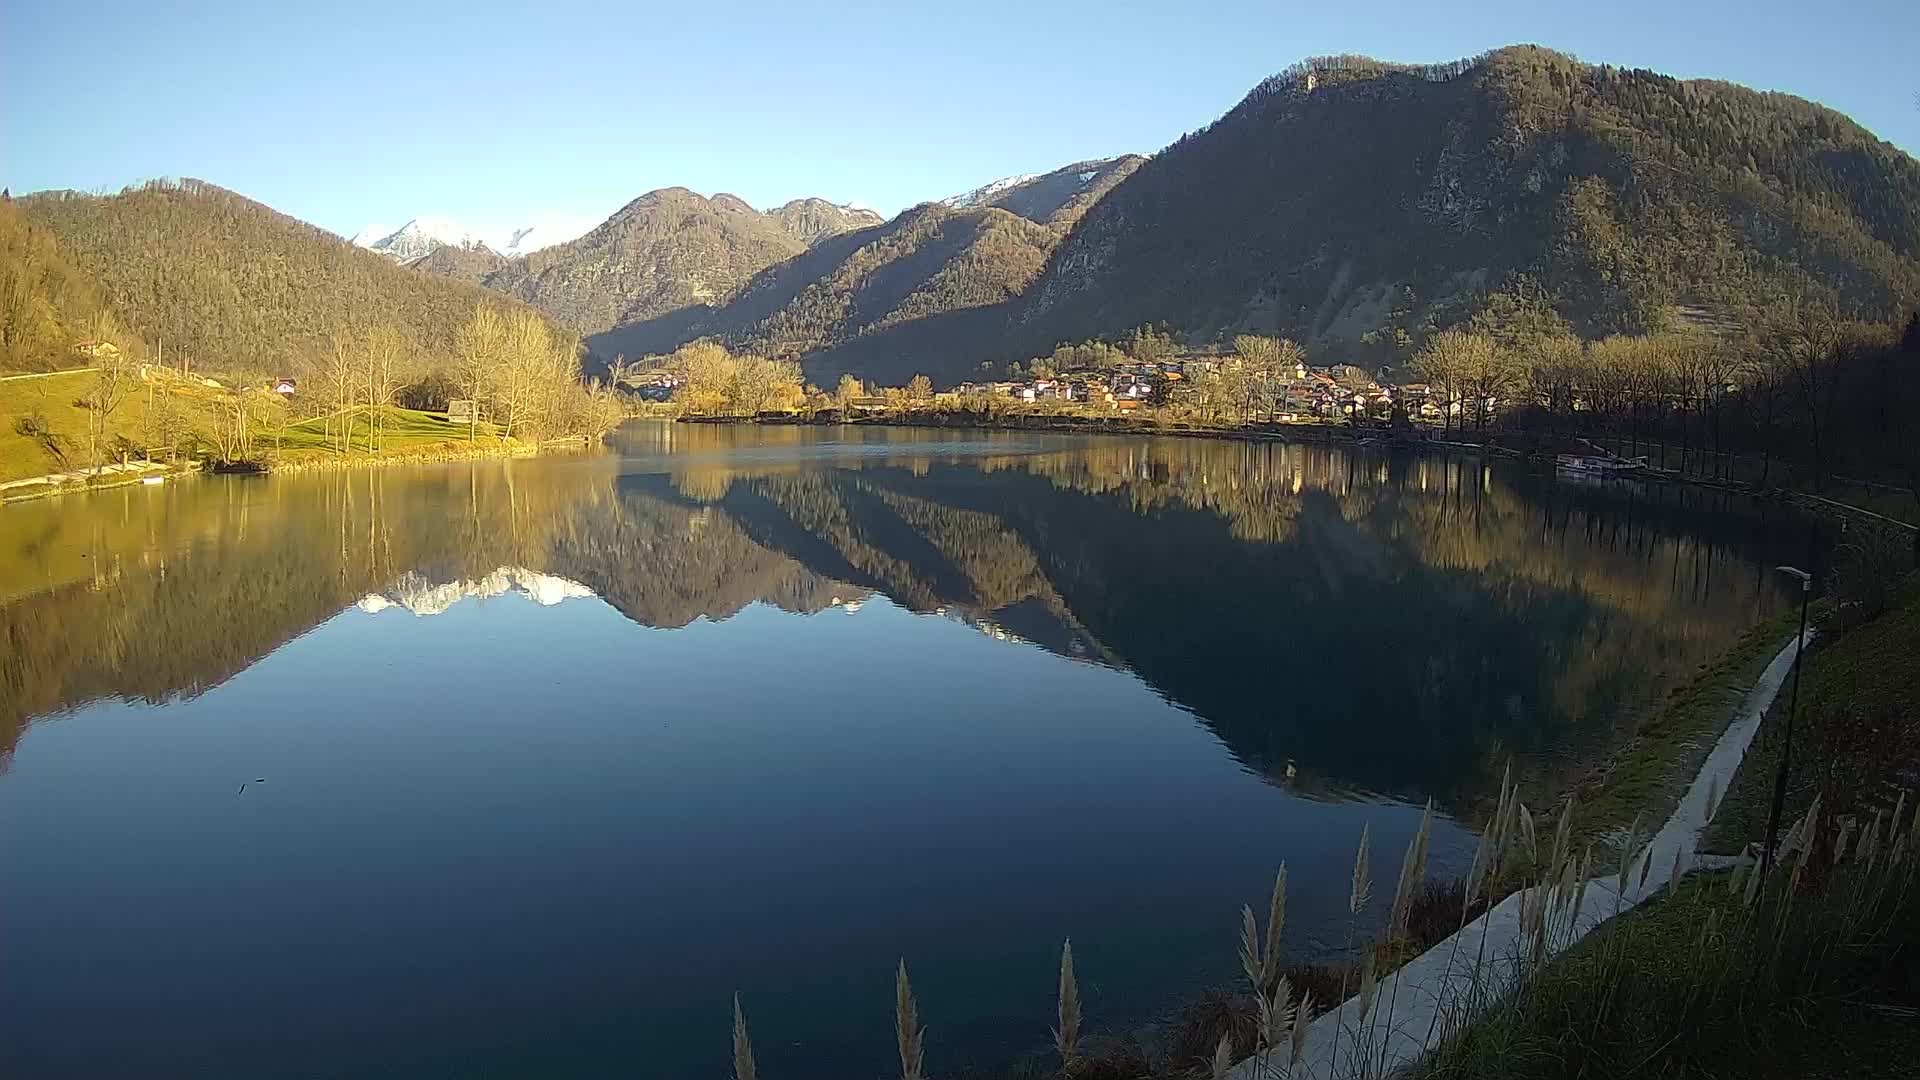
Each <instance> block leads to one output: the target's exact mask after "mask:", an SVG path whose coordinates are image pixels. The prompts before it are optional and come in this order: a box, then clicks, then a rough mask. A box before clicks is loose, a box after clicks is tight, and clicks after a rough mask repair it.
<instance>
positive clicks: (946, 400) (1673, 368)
mask: <svg viewBox="0 0 1920 1080" xmlns="http://www.w3.org/2000/svg"><path fill="white" fill-rule="evenodd" d="M1750 314H1751V318H1749V319H1747V320H1745V321H1744V322H1743V323H1742V324H1741V326H1742V327H1744V329H1740V330H1738V331H1736V330H1735V329H1733V328H1731V327H1725V326H1722V327H1706V326H1702V327H1695V328H1692V329H1688V330H1683V331H1677V332H1669V333H1661V334H1652V335H1639V336H1629V335H1615V336H1610V337H1605V338H1600V339H1597V340H1592V341H1583V340H1582V339H1580V338H1578V337H1576V336H1574V335H1573V334H1572V333H1571V331H1570V329H1569V328H1568V327H1567V326H1566V324H1565V323H1564V322H1563V321H1559V320H1557V318H1556V317H1554V316H1553V314H1552V312H1551V311H1550V310H1548V309H1546V308H1544V307H1534V308H1528V307H1526V306H1525V305H1521V306H1520V310H1517V311H1514V312H1506V313H1503V314H1501V315H1500V316H1499V317H1498V318H1488V319H1486V320H1482V321H1480V322H1479V323H1477V324H1475V325H1470V326H1468V327H1465V328H1462V329H1455V330H1446V331H1440V332H1437V333H1435V334H1433V335H1431V336H1430V337H1429V338H1427V339H1426V340H1425V342H1424V343H1423V344H1421V345H1420V346H1419V347H1418V348H1417V349H1415V348H1411V345H1410V344H1409V351H1408V352H1407V354H1406V357H1405V360H1404V362H1403V363H1402V364H1400V365H1398V366H1397V367H1396V366H1389V367H1387V368H1384V369H1381V368H1375V369H1364V368H1361V367H1359V366H1357V365H1350V364H1328V365H1325V366H1314V365H1310V364H1308V362H1307V354H1306V352H1305V351H1304V350H1303V349H1302V348H1301V347H1300V346H1299V345H1298V344H1296V343H1294V342H1292V341H1289V340H1286V339H1280V338H1272V337H1264V336H1260V335H1240V336H1237V337H1235V338H1233V339H1232V341H1231V342H1230V343H1227V344H1225V345H1221V346H1215V347H1211V348H1207V349H1194V348H1191V347H1185V346H1182V345H1180V344H1179V343H1178V341H1177V340H1176V338H1175V337H1174V336H1173V335H1172V334H1170V333H1168V332H1167V331H1166V330H1164V329H1155V328H1152V327H1143V328H1140V329H1139V330H1136V331H1134V332H1133V334H1132V335H1131V336H1129V337H1125V338H1122V339H1120V340H1118V341H1112V342H1108V341H1098V340H1090V341H1086V342H1081V343H1078V344H1068V345H1062V346H1060V347H1058V348H1056V349H1055V350H1054V351H1053V352H1052V353H1051V354H1049V355H1047V356H1042V357H1035V358H1033V359H1031V360H1029V361H1025V362H1019V363H1014V364H1011V365H1008V366H1006V367H1002V368H993V367H991V365H988V366H987V370H983V371H982V373H981V378H979V379H977V380H975V381H970V382H966V383H960V384H956V385H954V386H950V387H945V388H941V389H936V388H935V387H934V385H933V383H932V381H931V380H930V379H928V378H927V377H926V376H924V375H920V376H915V377H913V378H912V379H911V380H909V381H908V382H907V383H906V384H905V385H903V386H886V387H883V386H874V385H870V384H868V383H866V382H864V381H862V380H861V379H859V378H858V377H857V376H855V375H853V374H843V375H841V376H840V378H839V380H838V382H837V383H836V384H835V385H834V386H833V387H832V389H831V390H828V389H822V388H820V387H818V386H815V385H813V384H811V383H809V382H808V381H807V380H806V378H805V375H804V374H803V371H802V369H801V367H800V365H799V364H798V363H796V362H794V361H791V360H784V359H777V358H769V357H763V356H757V355H753V354H750V353H735V352H733V351H731V350H729V349H728V348H726V347H725V346H724V345H722V344H720V343H717V342H713V341H700V342H696V343H693V344H691V345H687V346H683V347H681V348H680V349H678V350H676V351H675V352H673V353H671V354H668V355H663V356H654V357H648V358H645V359H643V360H641V361H639V362H636V363H632V364H628V363H624V362H620V363H616V364H615V365H614V367H613V370H612V372H611V375H612V377H613V379H614V380H615V381H616V383H617V384H618V385H621V386H623V387H625V388H627V389H628V390H629V391H631V393H632V397H635V398H638V399H639V400H640V403H638V404H634V405H630V406H629V411H630V412H633V413H636V414H642V415H667V416H675V417H678V418H681V419H686V420H693V421H707V422H715V421H728V420H734V421H743V420H752V421H759V422H772V423H795V422H814V423H835V422H841V423H880V424H886V423H913V424H930V425H953V426H961V425H972V426H987V427H1009V428H1042V429H1064V430H1086V431H1107V432H1116V433H1166V434H1208V435H1218V434H1266V435H1275V436H1285V437H1292V438H1313V437H1317V436H1322V435H1324V436H1327V437H1334V433H1335V432H1340V433H1345V434H1347V435H1351V436H1357V437H1359V438H1373V437H1399V438H1406V439H1415V440H1419V441H1423V442H1433V441H1442V442H1468V443H1473V444H1475V445H1481V446H1488V447H1493V448H1498V449H1503V450H1507V451H1511V452H1515V453H1520V454H1528V455H1535V454H1538V455H1545V456H1548V457H1550V458H1551V457H1554V456H1557V455H1558V454H1561V453H1574V454H1579V455H1593V456H1597V457H1603V458H1604V457H1611V458H1614V459H1618V460H1623V461H1633V462H1636V463H1639V462H1642V461H1643V462H1644V465H1645V466H1646V467H1647V471H1648V472H1649V473H1651V474H1660V475H1666V476H1669V477H1672V478H1684V479H1689V480H1695V481H1707V482H1713V483H1724V484H1729V485H1735V486H1742V487H1748V488H1753V489H1760V490H1766V489H1785V490H1793V491H1805V492H1811V493H1813V494H1815V495H1839V496H1840V497H1842V498H1843V499H1844V500H1845V501H1846V502H1848V503H1851V504H1854V505H1859V506H1863V507H1865V508H1866V509H1868V510H1870V511H1872V512H1874V513H1878V514H1882V515H1885V516H1889V517H1894V518H1898V519H1901V520H1904V521H1908V522H1920V314H1915V315H1914V316H1912V317H1910V318H1908V319H1907V320H1905V321H1904V322H1903V323H1899V324H1881V323H1871V322H1860V321H1854V320H1848V319H1845V318H1842V317H1840V316H1839V315H1838V314H1836V313H1835V311H1834V310H1833V309H1832V308H1831V307H1829V306H1825V305H1821V304H1817V303H1807V304H1791V303H1784V302H1783V303H1779V304H1775V305H1772V306H1769V307H1765V308H1762V309H1756V310H1755V311H1754V312H1752V313H1750Z"/></svg>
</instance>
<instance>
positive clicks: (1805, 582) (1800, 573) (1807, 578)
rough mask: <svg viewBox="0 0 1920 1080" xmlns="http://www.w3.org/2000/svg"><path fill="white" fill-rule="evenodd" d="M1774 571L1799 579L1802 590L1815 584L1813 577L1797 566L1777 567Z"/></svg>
mask: <svg viewBox="0 0 1920 1080" xmlns="http://www.w3.org/2000/svg"><path fill="white" fill-rule="evenodd" d="M1774 569H1775V570H1778V571H1780V572H1781V573H1783V574H1789V575H1791V576H1793V577H1797V578H1799V579H1800V586H1801V588H1807V587H1810V586H1811V585H1812V584H1813V575H1812V574H1809V573H1807V572H1806V571H1805V570H1802V569H1800V568H1799V567H1797V566H1776V567H1774Z"/></svg>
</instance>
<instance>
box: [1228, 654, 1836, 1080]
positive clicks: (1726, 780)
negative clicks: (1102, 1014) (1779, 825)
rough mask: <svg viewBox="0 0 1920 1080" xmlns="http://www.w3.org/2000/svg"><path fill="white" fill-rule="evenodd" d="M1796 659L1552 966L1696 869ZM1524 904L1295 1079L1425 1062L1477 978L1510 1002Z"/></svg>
mask: <svg viewBox="0 0 1920 1080" xmlns="http://www.w3.org/2000/svg"><path fill="white" fill-rule="evenodd" d="M1813 636H1814V635H1813V632H1812V631H1808V632H1807V641H1808V642H1809V643H1811V642H1812V640H1813ZM1794 652H1795V642H1793V641H1789V642H1788V643H1787V645H1786V647H1785V648H1783V649H1781V650H1780V652H1779V654H1778V655H1776V656H1775V657H1774V658H1773V661H1772V662H1771V663H1769V664H1768V665H1767V668H1766V671H1764V672H1763V673H1762V674H1761V676H1760V678H1759V680H1758V681H1757V682H1755V683H1754V686H1753V689H1752V690H1750V691H1748V692H1747V696H1746V698H1745V699H1744V700H1743V701H1742V702H1741V704H1740V712H1739V714H1738V715H1737V716H1736V717H1735V718H1734V720H1733V722H1732V723H1731V724H1729V725H1728V726H1727V730H1726V732H1725V733H1724V734H1723V735H1721V737H1720V739H1719V741H1718V742H1716V743H1715V744H1714V747H1713V750H1712V751H1711V752H1710V753H1709V754H1708V755H1707V760H1706V761H1705V762H1703V763H1702V764H1701V767H1700V771H1699V772H1698V773H1697V774H1696V775H1695V776H1694V778H1693V783H1692V784H1691V785H1689V786H1688V788H1687V791H1686V794H1685V795H1684V796H1682V797H1681V800H1680V805H1679V806H1678V807H1677V808H1676V809H1675V810H1674V812H1673V816H1672V817H1670V818H1668V819H1667V822H1666V824H1665V825H1663V826H1661V827H1660V830H1659V831H1658V832H1656V833H1655V834H1654V835H1653V839H1652V840H1651V841H1649V842H1648V844H1647V846H1646V847H1645V848H1643V849H1642V852H1643V855H1642V856H1641V857H1640V858H1636V859H1635V860H1634V861H1633V864H1632V873H1631V874H1630V875H1629V876H1628V880H1627V888H1626V891H1625V894H1624V895H1622V894H1620V893H1617V892H1616V890H1615V882H1616V875H1611V874H1610V875H1608V876H1606V877H1603V878H1595V879H1593V880H1591V881H1589V882H1588V883H1587V890H1586V896H1585V902H1584V904H1583V905H1582V909H1581V911H1580V912H1579V914H1578V917H1577V918H1576V919H1573V920H1566V919H1562V920H1561V924H1560V926H1559V927H1557V928H1556V929H1558V931H1559V932H1558V933H1557V935H1556V936H1555V938H1554V940H1553V941H1552V942H1551V943H1550V944H1549V946H1548V955H1549V956H1552V955H1555V954H1557V953H1559V952H1561V951H1563V950H1564V949H1566V948H1567V947H1569V946H1571V945H1573V944H1575V943H1576V942H1578V941H1579V940H1580V939H1581V938H1584V937H1585V936H1586V935H1587V934H1589V933H1591V932H1592V931H1593V930H1594V928H1596V927H1598V926H1600V925H1601V924H1603V923H1605V922H1607V921H1608V920H1609V919H1612V918H1613V917H1614V916H1615V915H1616V914H1619V913H1624V912H1627V911H1631V910H1633V909H1634V908H1635V907H1638V906H1639V905H1640V904H1641V903H1643V902H1644V901H1645V900H1646V899H1647V898H1649V897H1651V896H1653V895H1655V894H1656V893H1658V892H1660V890H1661V889H1663V888H1665V887H1666V885H1667V883H1668V881H1670V880H1671V879H1672V878H1673V877H1674V872H1675V869H1676V855H1677V858H1678V869H1679V873H1680V875H1681V876H1685V875H1686V873H1687V872H1688V871H1689V870H1692V869H1695V868H1697V866H1698V862H1697V860H1696V858H1695V856H1694V851H1695V849H1696V848H1697V847H1698V845H1699V843H1700V837H1701V834H1702V833H1703V832H1704V831H1705V830H1706V827H1707V822H1708V820H1709V819H1710V816H1711V815H1710V814H1709V813H1708V807H1707V796H1708V792H1709V789H1710V788H1713V789H1716V790H1718V791H1720V792H1725V791H1726V790H1727V788H1728V786H1729V785H1730V784H1731V783H1732V782H1733V774H1734V772H1735V771H1736V770H1738V769H1739V767H1740V761H1741V759H1742V758H1743V757H1745V756H1746V752H1747V747H1748V746H1750V745H1752V743H1753V737H1754V734H1755V733H1756V732H1758V731H1759V730H1760V720H1761V717H1763V716H1765V715H1766V711H1767V709H1768V708H1769V707H1770V706H1771V705H1772V704H1773V699H1774V697H1775V696H1776V695H1777V694H1778V693H1779V692H1780V687H1781V684H1782V683H1784V682H1785V681H1786V678H1787V674H1788V672H1790V671H1791V670H1792V669H1793V659H1794ZM1648 861H1650V862H1651V865H1650V866H1648V867H1647V877H1646V880H1645V884H1644V885H1643V884H1642V883H1641V877H1640V872H1641V868H1642V866H1643V864H1645V863H1647V862H1648ZM1529 891H1531V890H1529ZM1522 902H1523V894H1522V893H1515V894H1514V895H1512V896H1509V897H1507V898H1506V899H1505V900H1502V901H1501V902H1500V903H1498V904H1496V905H1494V907H1493V908H1492V910H1490V911H1488V912H1487V913H1486V914H1485V915H1482V916H1481V917H1480V918H1478V919H1475V920H1474V921H1473V922H1471V923H1468V924H1467V926H1466V928H1465V929H1464V930H1462V931H1461V932H1460V933H1458V934H1456V935H1454V936H1453V937H1450V938H1448V939H1447V940H1445V941H1442V942H1440V943H1439V944H1438V945H1435V946H1434V947H1433V948H1431V949H1428V950H1427V951H1426V952H1424V953H1422V954H1420V955H1419V956H1417V957H1415V958H1414V959H1413V960H1411V961H1409V962H1408V963H1407V964H1406V965H1405V966H1403V967H1401V968H1400V969H1399V970H1398V971H1396V972H1394V974H1393V975H1391V976H1389V977H1387V978H1384V979H1382V980H1380V983H1379V986H1378V987H1377V988H1376V990H1375V992H1374V999H1373V1009H1372V1011H1371V1014H1370V1018H1369V1019H1368V1020H1367V1021H1365V1022H1364V1023H1363V1022H1361V1021H1360V1020H1359V1019H1358V1015H1359V1011H1360V1010H1359V1005H1358V1002H1357V1000H1356V999H1350V1000H1348V1001H1347V1002H1345V1003H1343V1004H1342V1005H1341V1006H1340V1008H1338V1009H1335V1010H1333V1011H1331V1012H1328V1013H1326V1014H1325V1015H1323V1016H1321V1017H1319V1018H1318V1019H1316V1020H1314V1022H1313V1024H1312V1026H1311V1028H1310V1029H1309V1031H1308V1034H1307V1042H1306V1048H1305V1052H1304V1053H1303V1054H1302V1056H1301V1060H1300V1065H1299V1067H1298V1068H1296V1069H1295V1070H1294V1071H1293V1072H1292V1073H1291V1074H1290V1075H1291V1076H1292V1077H1299V1078H1306V1077H1312V1078H1315V1080H1351V1078H1358V1077H1362V1076H1385V1075H1388V1074H1390V1073H1392V1072H1393V1071H1394V1070H1395V1069H1398V1068H1401V1067H1402V1066H1405V1065H1407V1064H1409V1063H1411V1062H1413V1061H1416V1060H1418V1059H1419V1058H1420V1057H1421V1056H1422V1055H1423V1054H1425V1053H1426V1052H1427V1050H1428V1049H1429V1048H1430V1047H1431V1046H1433V1045H1438V1044H1439V1043H1440V1041H1441V1040H1443V1039H1445V1038H1446V1036H1447V1034H1448V1033H1449V1032H1450V1031H1451V1030H1452V1029H1453V1028H1454V1027H1456V1026H1457V1021H1458V1018H1459V1014H1460V1012H1461V1011H1462V1008H1463V1005H1464V1003H1465V1002H1466V1001H1467V1000H1468V997H1469V995H1470V994H1471V993H1472V991H1473V987H1474V985H1475V982H1476V974H1477V981H1478V983H1479V986H1480V989H1479V997H1480V1007H1481V1008H1483V1009H1484V1008H1485V1007H1486V1006H1487V1005H1490V1004H1493V1003H1495V1002H1498V1001H1499V1000H1501V999H1502V998H1504V997H1506V995H1507V994H1508V993H1509V992H1510V991H1511V990H1512V989H1513V986H1514V984H1515V982H1516V981H1517V979H1518V977H1519V975H1520V964H1519V961H1518V958H1519V957H1520V956H1522V955H1524V953H1525V951H1526V948H1525V943H1526V940H1527V938H1526V934H1525V933H1524V931H1523V930H1522V929H1521V920H1520V909H1521V905H1522ZM1569 923H1570V925H1569ZM1480 956H1484V960H1483V961H1481V962H1480V963H1481V966H1480V970H1479V971H1478V972H1477V973H1476V972H1475V970H1474V968H1475V963H1476V957H1480ZM1389 1001H1392V1002H1393V1008H1392V1011H1393V1018H1392V1027H1391V1029H1388V1028H1387V1027H1386V1023H1385V1022H1386V1015H1385V1014H1386V1011H1387V1008H1388V1006H1387V1003H1388V1002H1389ZM1436 1015H1437V1016H1438V1021H1437V1022H1436V1021H1435V1017H1436ZM1362 1027H1364V1028H1368V1029H1370V1030H1369V1031H1368V1032H1367V1033H1366V1035H1367V1037H1366V1039H1365V1042H1366V1043H1368V1044H1370V1052H1369V1054H1368V1056H1367V1061H1366V1063H1365V1064H1364V1066H1363V1064H1362V1063H1361V1062H1360V1061H1359V1060H1358V1057H1359V1051H1358V1050H1357V1048H1356V1046H1357V1044H1358V1043H1360V1042H1361V1041H1362V1040H1361V1039H1360V1038H1359V1034H1360V1032H1359V1029H1360V1028H1362ZM1429 1031H1431V1032H1432V1039H1431V1041H1429V1038H1428V1033H1429ZM1230 1075H1231V1076H1232V1077H1234V1080H1264V1078H1265V1077H1268V1076H1288V1075H1289V1074H1288V1073H1287V1072H1286V1069H1285V1067H1284V1063H1283V1062H1280V1061H1276V1062H1275V1064H1274V1067H1273V1068H1272V1069H1271V1070H1264V1069H1262V1068H1261V1066H1260V1063H1259V1061H1258V1059H1257V1058H1249V1059H1247V1060H1246V1061H1243V1062H1241V1063H1240V1064H1239V1065H1238V1066H1236V1067H1235V1068H1234V1070H1233V1072H1232V1073H1231V1074H1230Z"/></svg>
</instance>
